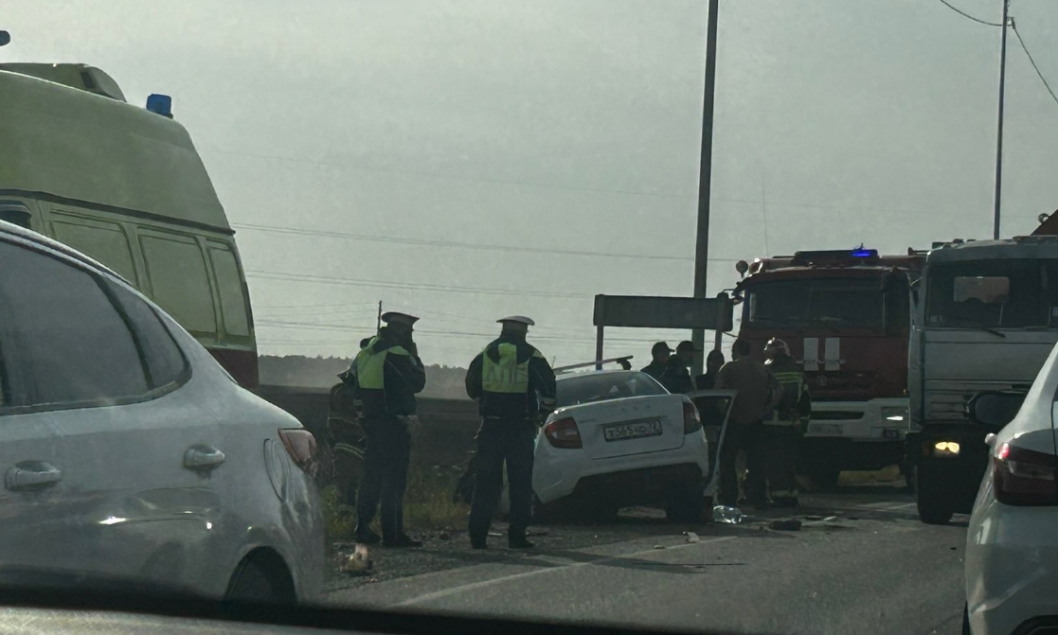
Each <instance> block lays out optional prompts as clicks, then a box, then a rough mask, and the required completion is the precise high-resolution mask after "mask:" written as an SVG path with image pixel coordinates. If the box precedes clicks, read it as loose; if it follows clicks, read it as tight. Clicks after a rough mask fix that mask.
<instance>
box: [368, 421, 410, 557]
mask: <svg viewBox="0 0 1058 635" xmlns="http://www.w3.org/2000/svg"><path fill="white" fill-rule="evenodd" d="M364 432H365V433H366V434H367V450H366V451H365V453H364V472H363V475H362V476H361V479H360V489H359V491H358V492H357V497H356V498H357V500H356V515H357V522H358V525H357V526H358V527H364V528H366V527H367V526H368V525H370V524H371V521H373V520H374V519H375V511H376V510H378V508H379V503H380V502H381V508H382V510H381V511H382V537H383V538H384V539H386V540H394V539H397V538H398V537H399V536H400V535H401V534H402V533H403V531H404V490H406V489H407V487H408V459H409V457H410V454H411V435H410V434H409V433H408V428H407V426H406V425H405V424H404V422H403V421H400V420H398V419H397V418H395V417H385V418H381V419H374V420H368V421H365V422H364Z"/></svg>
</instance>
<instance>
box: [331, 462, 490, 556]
mask: <svg viewBox="0 0 1058 635" xmlns="http://www.w3.org/2000/svg"><path fill="white" fill-rule="evenodd" d="M458 478H459V472H458V471H457V470H453V469H450V468H443V467H428V466H418V465H412V467H411V469H410V470H409V471H408V490H407V493H406V494H405V495H404V526H405V529H406V530H408V531H410V532H412V533H414V532H420V531H429V530H435V529H448V528H455V527H462V526H464V525H465V524H466V522H467V513H468V512H469V511H470V509H469V507H467V506H466V505H465V504H463V503H457V502H453V500H452V491H453V489H454V488H455V484H456V481H457V480H458ZM320 500H321V505H322V508H323V515H324V520H325V522H326V526H327V535H328V536H330V537H331V538H335V539H340V538H349V537H350V536H352V533H353V530H354V529H356V510H355V509H354V508H352V507H350V506H348V505H346V504H345V503H344V499H343V494H342V491H341V489H340V488H339V487H338V485H336V484H334V483H331V484H329V485H327V486H325V487H323V488H321V490H320ZM372 529H373V530H374V531H376V532H379V531H381V527H380V526H379V524H378V519H377V518H376V519H375V522H374V523H373V524H372Z"/></svg>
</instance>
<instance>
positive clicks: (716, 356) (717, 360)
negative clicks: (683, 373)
mask: <svg viewBox="0 0 1058 635" xmlns="http://www.w3.org/2000/svg"><path fill="white" fill-rule="evenodd" d="M726 361H727V360H725V359H724V353H723V352H722V351H720V350H711V351H709V355H708V356H707V357H706V358H705V372H704V373H703V374H701V375H698V376H697V377H695V378H694V385H695V387H696V388H697V389H698V390H712V389H713V388H714V387H715V386H716V374H717V373H718V372H720V369H721V368H723V366H724V363H725V362H726Z"/></svg>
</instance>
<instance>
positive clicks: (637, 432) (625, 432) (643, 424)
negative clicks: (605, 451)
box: [603, 421, 661, 441]
mask: <svg viewBox="0 0 1058 635" xmlns="http://www.w3.org/2000/svg"><path fill="white" fill-rule="evenodd" d="M603 435H604V436H605V437H606V440H607V441H623V440H625V439H641V438H643V437H656V436H660V435H661V422H660V421H637V422H635V423H620V424H617V425H614V426H606V427H605V428H603Z"/></svg>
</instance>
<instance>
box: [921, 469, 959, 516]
mask: <svg viewBox="0 0 1058 635" xmlns="http://www.w3.org/2000/svg"><path fill="white" fill-rule="evenodd" d="M915 491H916V492H917V493H918V496H917V497H916V499H915V502H916V505H917V507H918V517H919V519H920V520H921V521H922V522H924V523H926V524H927V525H947V524H948V523H949V522H951V517H952V514H954V513H955V510H954V509H952V508H951V502H950V496H945V494H944V492H943V491H942V490H941V488H940V487H938V486H937V484H936V483H935V482H934V481H933V480H931V479H930V478H929V474H928V472H927V473H926V475H925V478H923V473H922V470H921V469H916V470H915Z"/></svg>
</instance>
